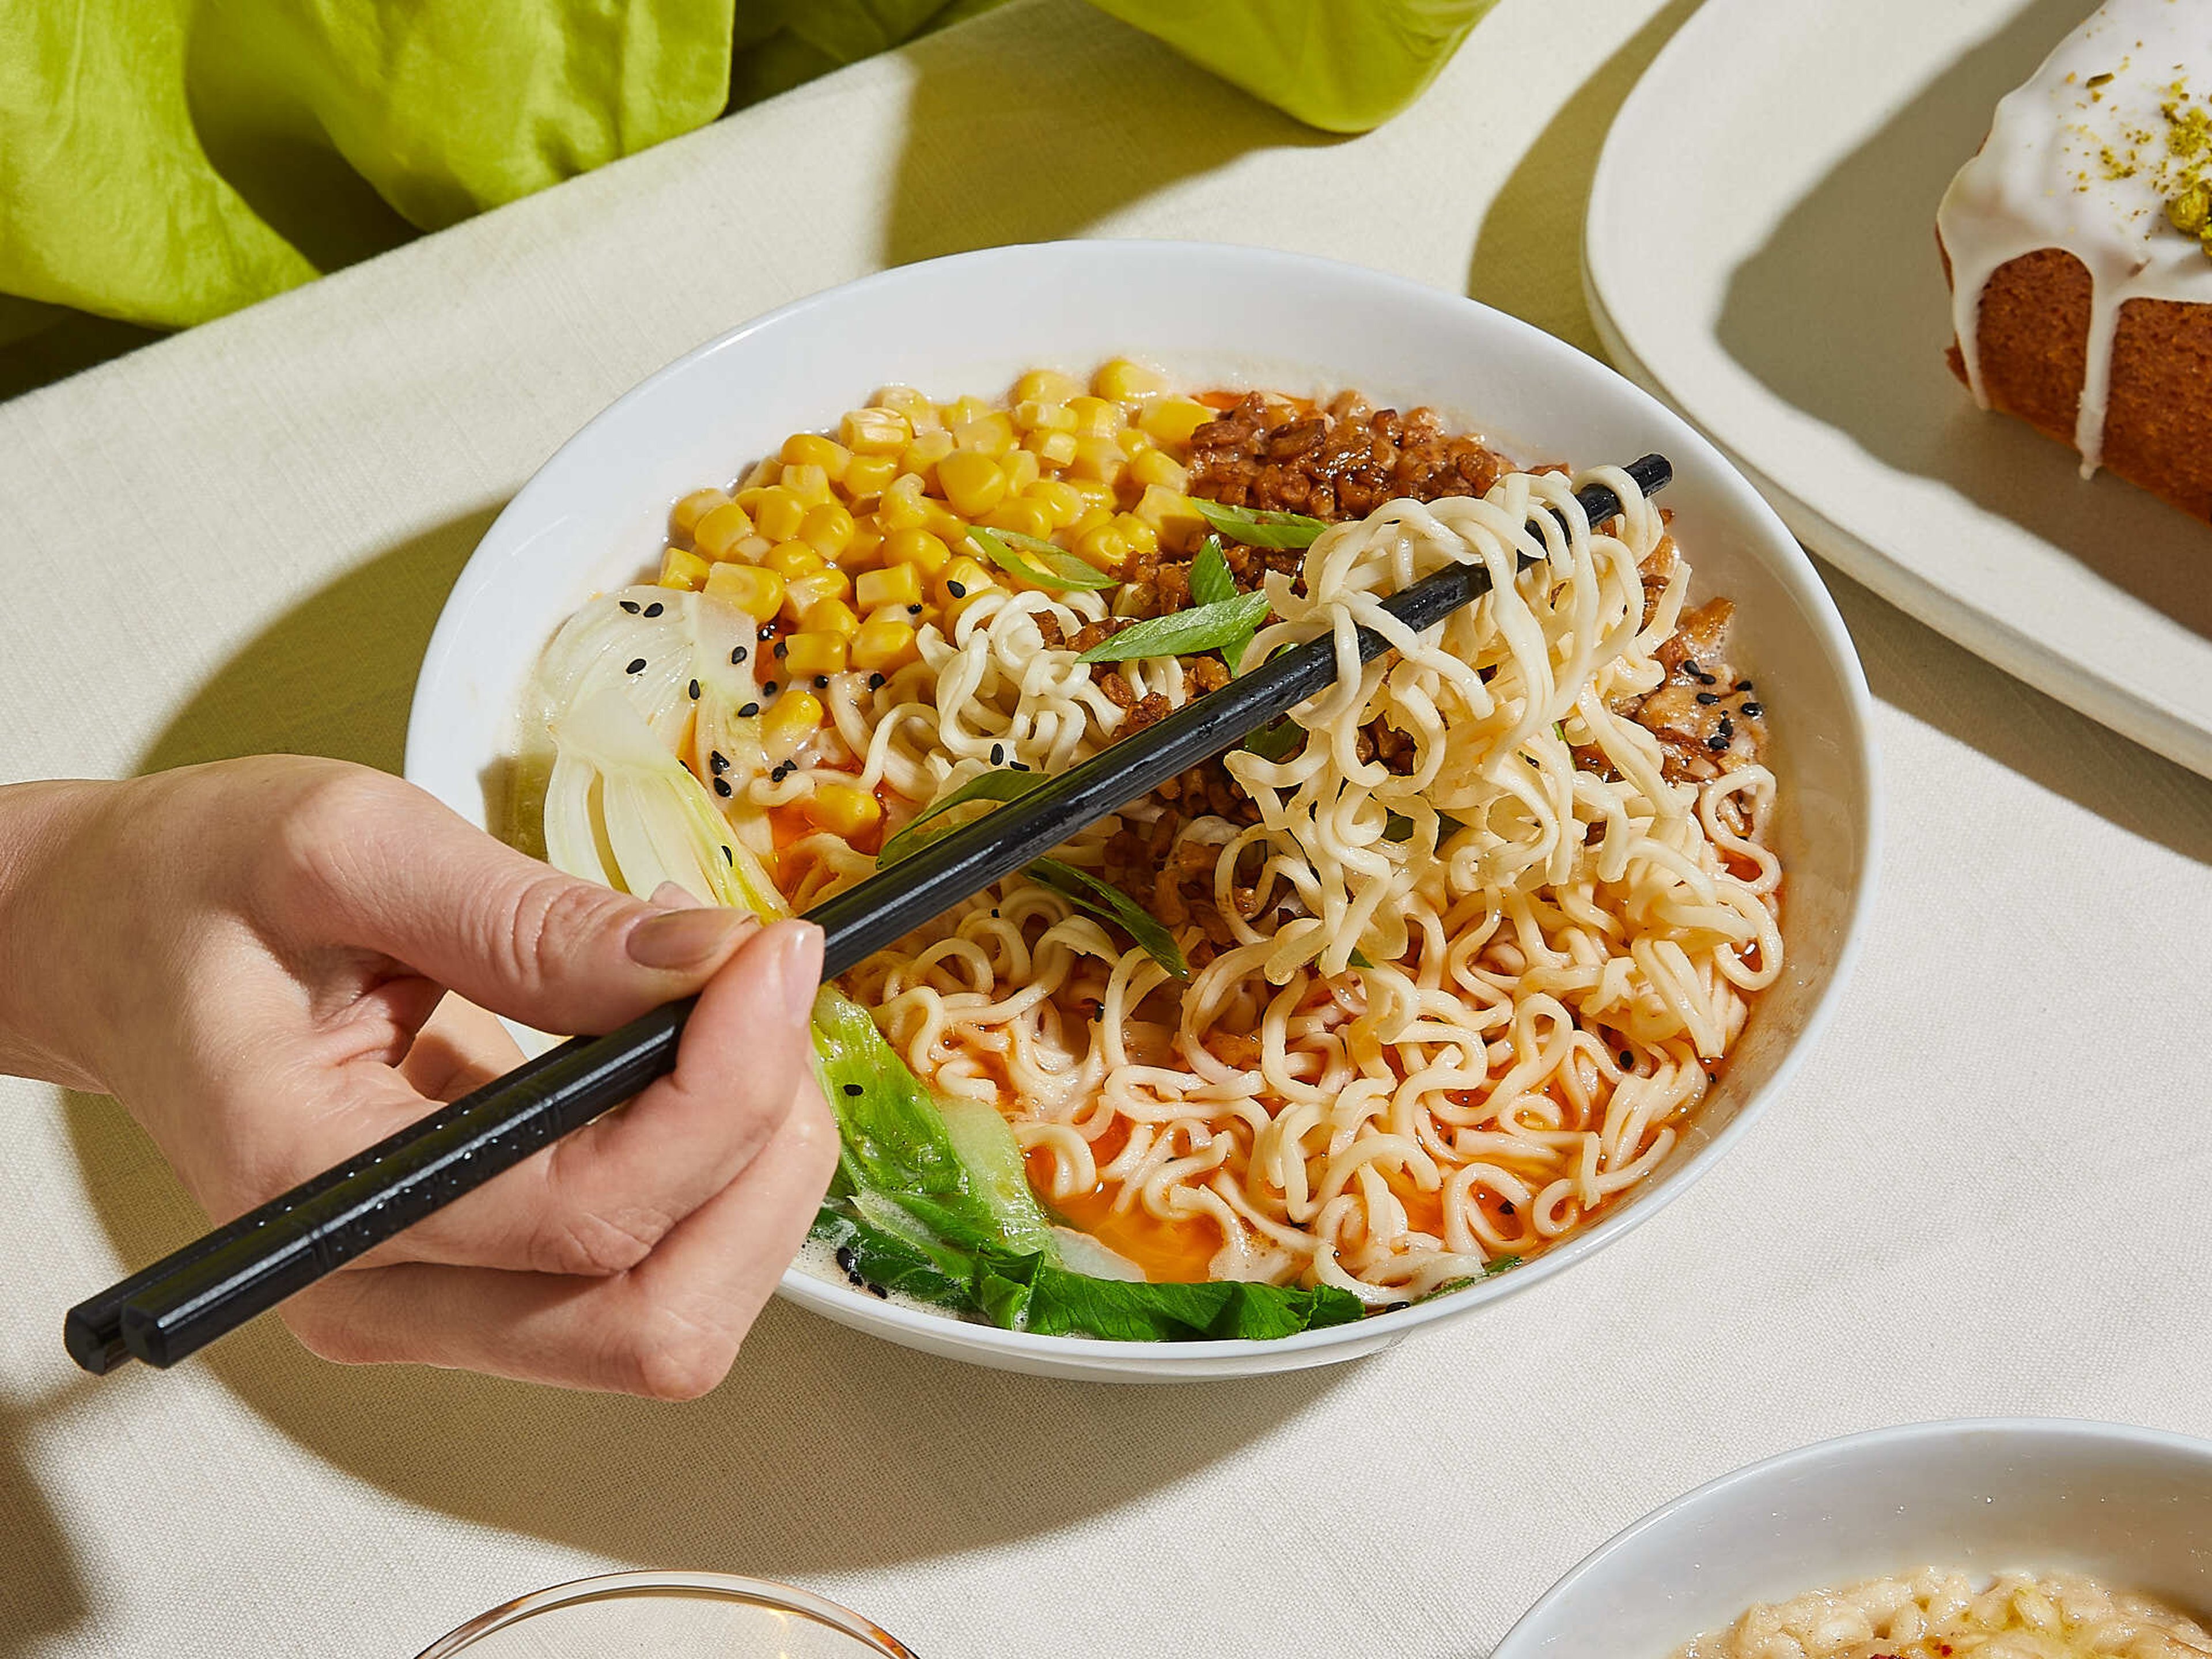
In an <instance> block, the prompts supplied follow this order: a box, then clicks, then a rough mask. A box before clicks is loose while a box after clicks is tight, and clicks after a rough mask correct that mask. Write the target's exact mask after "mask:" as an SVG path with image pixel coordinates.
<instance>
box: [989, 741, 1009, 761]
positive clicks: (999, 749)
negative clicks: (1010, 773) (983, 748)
mask: <svg viewBox="0 0 2212 1659" xmlns="http://www.w3.org/2000/svg"><path fill="white" fill-rule="evenodd" d="M991 764H992V765H994V766H1004V765H1005V764H1006V744H1003V743H994V744H992V745H991Z"/></svg>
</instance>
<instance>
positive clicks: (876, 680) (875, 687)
mask: <svg viewBox="0 0 2212 1659" xmlns="http://www.w3.org/2000/svg"><path fill="white" fill-rule="evenodd" d="M883 689H884V677H883V676H882V675H881V674H871V675H869V676H868V690H871V691H880V690H883Z"/></svg>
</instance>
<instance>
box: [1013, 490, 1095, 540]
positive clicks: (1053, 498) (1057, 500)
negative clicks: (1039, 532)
mask: <svg viewBox="0 0 2212 1659" xmlns="http://www.w3.org/2000/svg"><path fill="white" fill-rule="evenodd" d="M1024 493H1025V494H1026V495H1027V496H1028V497H1029V499H1030V500H1031V501H1035V502H1036V504H1037V505H1038V506H1040V507H1042V508H1044V510H1045V511H1046V512H1047V513H1050V514H1051V515H1052V527H1053V528H1054V530H1065V529H1066V528H1067V526H1070V525H1072V524H1073V523H1074V522H1075V521H1076V520H1078V519H1079V518H1081V517H1082V516H1083V509H1084V507H1085V501H1084V499H1083V496H1082V495H1081V494H1080V493H1079V492H1078V490H1077V489H1076V488H1075V486H1074V485H1073V484H1071V483H1062V482H1061V481H1060V479H1058V478H1047V479H1044V480H1043V481H1042V482H1041V483H1034V484H1031V485H1030V487H1029V489H1028V490H1027V491H1025V492H1024Z"/></svg>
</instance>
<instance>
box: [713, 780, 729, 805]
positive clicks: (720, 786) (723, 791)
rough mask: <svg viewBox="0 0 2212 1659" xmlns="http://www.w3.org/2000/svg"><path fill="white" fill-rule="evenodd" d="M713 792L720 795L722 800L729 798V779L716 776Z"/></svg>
mask: <svg viewBox="0 0 2212 1659" xmlns="http://www.w3.org/2000/svg"><path fill="white" fill-rule="evenodd" d="M714 793H716V794H718V795H720V797H721V798H722V799H724V800H727V799H729V798H730V796H731V793H732V791H731V788H730V781H729V780H728V779H727V778H716V779H715V780H714Z"/></svg>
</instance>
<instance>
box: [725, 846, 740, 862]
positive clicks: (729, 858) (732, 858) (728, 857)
mask: <svg viewBox="0 0 2212 1659" xmlns="http://www.w3.org/2000/svg"><path fill="white" fill-rule="evenodd" d="M737 861H738V855H737V854H735V853H732V851H731V850H730V849H729V848H727V847H725V848H722V862H723V863H725V864H735V863H736V862H737Z"/></svg>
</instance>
